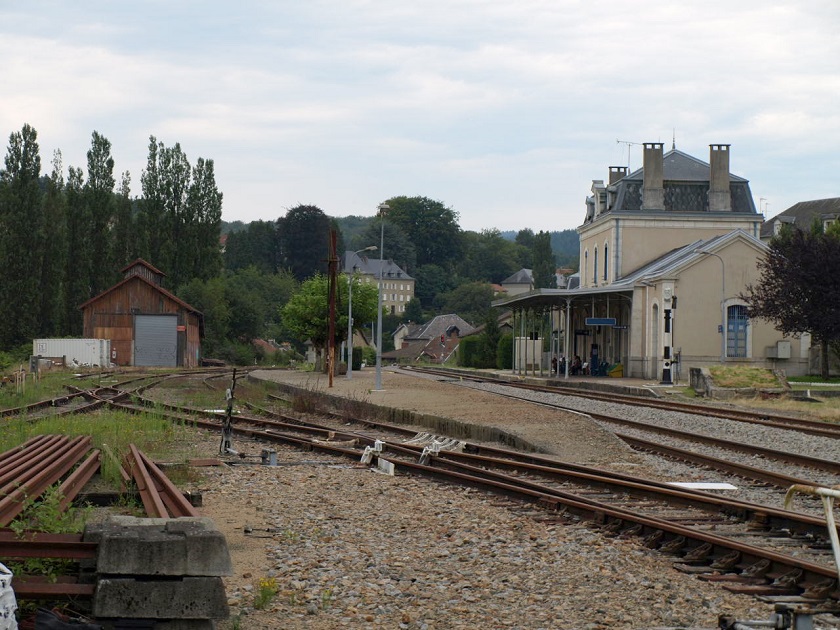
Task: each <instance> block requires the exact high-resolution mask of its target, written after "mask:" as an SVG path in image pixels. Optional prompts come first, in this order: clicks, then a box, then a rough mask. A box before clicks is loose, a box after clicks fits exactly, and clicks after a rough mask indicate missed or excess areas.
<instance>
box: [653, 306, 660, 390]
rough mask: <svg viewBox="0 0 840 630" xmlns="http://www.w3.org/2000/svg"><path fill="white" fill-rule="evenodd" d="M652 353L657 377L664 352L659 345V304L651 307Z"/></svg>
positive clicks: (654, 371)
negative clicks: (660, 358)
mask: <svg viewBox="0 0 840 630" xmlns="http://www.w3.org/2000/svg"><path fill="white" fill-rule="evenodd" d="M650 354H651V356H652V357H653V365H652V366H651V367H652V371H651V374H653V377H654V378H655V377H656V374H657V371H658V370H659V357H660V356H661V354H662V348H660V347H659V305H658V304H654V305H653V307H652V308H651V309H650Z"/></svg>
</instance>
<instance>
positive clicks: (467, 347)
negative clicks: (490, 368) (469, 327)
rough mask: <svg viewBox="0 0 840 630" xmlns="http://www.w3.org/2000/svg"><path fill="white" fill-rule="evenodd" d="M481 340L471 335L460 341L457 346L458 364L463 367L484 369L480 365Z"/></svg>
mask: <svg viewBox="0 0 840 630" xmlns="http://www.w3.org/2000/svg"><path fill="white" fill-rule="evenodd" d="M482 350H483V343H482V339H481V337H480V336H478V335H471V336H469V337H464V338H463V339H461V343H460V344H459V345H458V364H459V365H461V366H463V367H474V368H478V367H484V366H483V365H482V360H481V359H482V357H481V354H482Z"/></svg>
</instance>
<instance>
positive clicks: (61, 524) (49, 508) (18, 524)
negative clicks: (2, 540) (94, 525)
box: [6, 484, 92, 582]
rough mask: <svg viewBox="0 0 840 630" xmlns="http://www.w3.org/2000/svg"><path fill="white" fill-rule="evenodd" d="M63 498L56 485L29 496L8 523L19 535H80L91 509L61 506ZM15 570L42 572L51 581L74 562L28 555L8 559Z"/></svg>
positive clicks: (19, 572) (31, 572)
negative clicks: (25, 557)
mask: <svg viewBox="0 0 840 630" xmlns="http://www.w3.org/2000/svg"><path fill="white" fill-rule="evenodd" d="M63 498H64V497H63V496H62V494H61V491H60V490H59V485H58V484H55V485H53V486H51V487H49V488H47V490H46V491H45V492H44V493H43V494H42V495H41V496H40V497H39V498H38V499H37V500H35V499H32V498H28V499H26V500H25V502H24V506H23V511H22V512H21V513H20V514H19V515H18V517H17V518H15V519H14V520H13V521H12V522H11V523H10V525H9V528H10V529H11V530H12V531H13V532H14V533H15V535H16V536H17V537H18V538H23V537H24V536H26V534H27V533H30V532H40V533H47V534H77V533H80V532H81V531H82V530H83V529H84V524H85V522H86V521H87V519H88V518H89V516H90V512H91V510H92V508H75V507H72V506H71V507H69V508H68V509H66V510H62V509H61V500H62V499H63ZM6 564H7V565H8V567H9V569H10V570H11V571H12V573H15V574H17V575H40V576H44V577H46V578H47V580H48V581H50V582H55V580H56V578H57V577H58V576H59V575H64V574H66V573H67V572H68V571H69V570H70V568H71V567H72V565H73V562H72V561H71V560H61V559H55V558H27V559H24V560H18V561H11V562H9V561H6Z"/></svg>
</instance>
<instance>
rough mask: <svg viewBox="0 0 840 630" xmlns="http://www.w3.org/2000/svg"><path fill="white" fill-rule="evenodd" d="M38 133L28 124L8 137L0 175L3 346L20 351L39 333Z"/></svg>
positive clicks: (40, 220)
mask: <svg viewBox="0 0 840 630" xmlns="http://www.w3.org/2000/svg"><path fill="white" fill-rule="evenodd" d="M40 175H41V156H40V154H39V147H38V133H37V132H36V131H35V129H34V128H33V127H31V126H30V125H28V124H25V125H24V126H23V128H22V129H21V131H19V132H14V133H12V134H11V136H9V147H8V151H7V153H6V158H5V169H4V170H3V171H0V260H2V261H3V264H2V265H0V344H2V346H3V347H11V346H16V345H19V344H21V343H23V342H25V341H28V340H31V339H32V338H33V337H35V336H36V334H37V332H38V322H39V313H40V282H41V268H40V254H39V245H41V239H42V236H43V234H42V230H43V227H44V221H43V207H42V205H41V199H40V190H39V185H38V179H39V177H40Z"/></svg>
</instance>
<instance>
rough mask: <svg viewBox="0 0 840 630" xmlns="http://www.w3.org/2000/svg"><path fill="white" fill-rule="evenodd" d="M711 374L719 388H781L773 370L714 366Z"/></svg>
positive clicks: (710, 370)
mask: <svg viewBox="0 0 840 630" xmlns="http://www.w3.org/2000/svg"><path fill="white" fill-rule="evenodd" d="M709 372H710V373H711V375H712V378H713V379H714V381H715V385H717V386H718V387H735V388H738V387H752V388H762V387H764V388H767V387H781V383H779V379H778V378H776V375H775V374H773V372H772V371H771V370H767V369H764V368H756V367H746V366H727V367H723V366H720V365H716V366H712V367H710V368H709Z"/></svg>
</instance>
